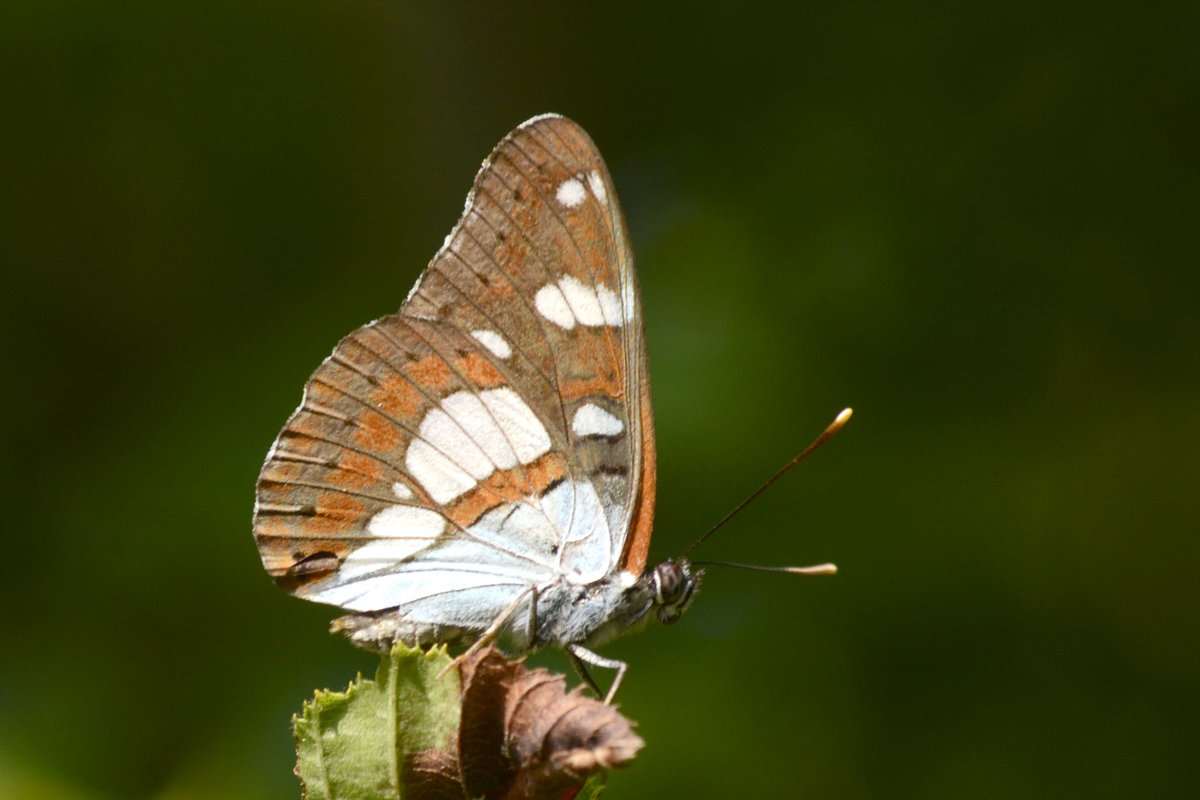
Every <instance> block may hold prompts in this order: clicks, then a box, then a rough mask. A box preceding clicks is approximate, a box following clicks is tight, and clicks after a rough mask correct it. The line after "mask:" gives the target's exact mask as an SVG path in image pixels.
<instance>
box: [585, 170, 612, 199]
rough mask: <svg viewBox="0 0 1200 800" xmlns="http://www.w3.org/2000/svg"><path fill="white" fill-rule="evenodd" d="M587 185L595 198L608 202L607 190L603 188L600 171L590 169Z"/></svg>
mask: <svg viewBox="0 0 1200 800" xmlns="http://www.w3.org/2000/svg"><path fill="white" fill-rule="evenodd" d="M587 180H588V186H590V187H591V189H592V194H594V195H596V199H597V200H599V201H600V202H601V203H606V202H608V191H607V190H605V188H604V179H603V178H601V177H600V173H599V172H597V171H596V170H592V171H591V172H589V173H588V178H587Z"/></svg>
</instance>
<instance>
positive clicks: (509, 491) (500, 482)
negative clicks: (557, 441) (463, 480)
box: [448, 453, 567, 528]
mask: <svg viewBox="0 0 1200 800" xmlns="http://www.w3.org/2000/svg"><path fill="white" fill-rule="evenodd" d="M566 474H567V467H566V464H565V463H563V460H562V459H561V458H559V457H558V456H556V455H554V454H553V453H547V454H546V455H544V456H542V457H541V458H539V459H538V460H537V461H535V462H533V463H532V464H529V465H527V466H525V467H514V468H513V469H508V470H500V471H497V472H493V473H492V474H491V475H490V476H489V477H488V478H487V479H485V480H484V481H483V482H482V483H481V484H480V485H479V487H478V489H476V490H475V491H473V492H469V493H468V494H466V495H464V496H463V498H462V499H461V500H459V501H458V502H457V503H455V504H454V505H453V506H451V507H450V508H449V514H448V515H449V517H450V519H451V520H452V521H453V522H454V523H455V524H457V525H459V526H461V527H463V528H466V527H469V526H471V525H474V524H475V522H476V521H477V520H478V519H479V518H480V517H482V516H483V515H484V514H486V513H487V512H488V511H491V510H492V509H493V508H495V507H496V506H499V505H502V504H503V503H507V502H510V501H513V500H521V499H523V498H526V497H529V496H531V495H535V494H541V493H542V492H544V491H545V490H546V487H547V486H549V485H550V484H551V483H554V481H556V480H558V479H559V478H562V477H565V476H566Z"/></svg>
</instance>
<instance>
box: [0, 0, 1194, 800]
mask: <svg viewBox="0 0 1200 800" xmlns="http://www.w3.org/2000/svg"><path fill="white" fill-rule="evenodd" d="M0 40H2V41H0V64H2V66H3V69H2V70H0V74H2V77H0V82H2V83H0V85H2V86H3V98H4V102H3V111H2V113H0V163H2V172H0V175H2V182H3V192H2V194H0V196H2V197H3V198H4V199H3V206H4V207H3V208H2V209H0V260H2V262H3V276H4V277H3V287H4V288H3V291H2V293H0V297H2V302H3V307H2V308H0V325H2V326H3V332H4V337H3V340H4V343H5V345H4V351H5V363H6V374H7V375H8V376H9V377H8V380H7V381H6V382H5V390H4V391H3V392H2V394H0V396H2V398H3V399H2V402H3V409H4V415H5V418H6V420H7V424H6V425H5V437H4V440H5V441H4V445H5V458H4V459H3V461H4V464H5V467H6V469H7V474H6V476H5V479H4V481H3V483H4V486H5V488H6V495H7V499H6V500H5V507H6V508H7V509H8V512H7V513H8V514H9V522H8V523H7V525H6V528H7V530H6V533H5V534H4V538H3V542H4V545H3V546H4V563H5V568H4V579H3V581H2V582H0V587H2V588H0V599H2V600H3V609H4V611H3V613H4V619H5V623H4V629H5V632H4V635H3V637H2V638H0V648H2V650H0V796H3V797H5V798H8V797H12V798H52V799H54V800H59V799H61V800H73V799H75V798H79V799H80V800H82V799H84V798H142V797H145V798H170V799H171V800H176V799H180V800H183V799H187V798H212V797H221V798H234V800H237V798H272V799H275V798H278V799H279V800H282V799H283V798H295V797H298V794H299V791H298V786H297V784H296V781H295V778H294V776H293V775H292V774H291V769H292V765H293V755H292V749H291V748H292V744H291V739H290V731H289V725H290V715H291V714H292V713H293V712H294V711H296V710H298V709H299V707H300V704H301V702H302V701H303V700H304V699H306V698H307V697H309V696H311V694H312V691H313V689H315V688H317V687H334V688H337V687H341V686H344V685H345V684H346V683H347V682H348V681H349V680H351V679H352V678H353V677H354V675H355V673H356V672H357V671H358V670H366V671H370V670H372V669H373V668H374V658H373V657H372V656H370V655H368V654H365V653H360V652H357V651H355V650H353V649H352V648H351V647H350V646H349V645H348V644H346V643H344V642H343V641H341V640H338V639H334V638H333V637H331V636H329V635H328V634H327V633H326V624H327V621H328V620H329V619H330V618H331V617H332V616H333V615H334V612H333V611H332V610H331V609H326V608H322V607H317V606H313V605H311V604H307V603H303V602H300V601H297V600H294V599H292V598H289V597H287V596H286V595H285V594H284V593H283V592H280V591H279V590H278V589H276V588H275V587H274V586H273V585H272V584H271V582H270V580H268V579H267V577H266V576H265V574H264V573H263V572H262V570H261V567H260V565H259V561H258V556H257V553H256V551H255V548H254V545H253V542H252V539H251V536H250V510H251V504H252V500H253V488H254V481H255V477H256V475H257V472H258V468H259V465H260V463H261V460H262V458H263V456H264V455H265V453H266V450H267V447H268V445H269V444H270V443H271V441H272V439H273V438H274V436H275V434H276V432H277V431H278V429H279V427H280V426H281V425H282V423H283V422H284V420H285V419H286V417H287V416H288V414H289V413H290V412H291V411H292V409H293V408H294V407H295V405H296V403H297V402H298V401H299V399H300V390H301V387H302V386H303V382H304V380H305V378H306V377H307V376H308V374H309V372H310V371H311V370H312V369H313V368H314V367H315V366H316V365H317V364H318V363H319V362H320V360H321V359H322V358H323V357H324V356H325V355H327V354H328V352H329V351H330V350H331V348H332V347H333V345H334V343H335V342H336V341H337V340H338V338H339V337H340V336H342V335H343V334H345V333H347V332H348V331H350V330H351V329H352V328H354V327H356V326H358V325H360V324H362V323H365V322H367V321H368V320H371V319H373V318H375V317H378V316H380V315H383V314H385V313H388V312H391V311H393V310H395V309H396V308H397V307H398V306H399V304H400V302H401V301H402V300H403V298H404V297H405V295H406V293H407V292H408V290H409V288H410V286H411V285H412V284H413V282H414V281H415V279H416V277H417V275H418V273H419V272H420V270H421V269H422V268H423V267H424V265H425V264H426V263H427V261H428V260H429V258H430V256H431V255H432V254H433V252H434V251H435V250H436V249H437V247H438V246H439V245H440V244H441V242H442V239H443V237H444V236H445V235H446V233H447V232H448V231H449V230H450V227H451V226H452V225H453V224H454V222H455V220H456V219H457V217H458V214H459V211H460V209H461V206H462V201H463V198H464V196H465V195H466V192H467V189H468V188H469V186H470V183H471V179H472V177H473V176H474V174H475V170H476V168H477V167H478V165H479V162H480V161H481V160H482V158H483V157H484V156H485V155H486V154H487V153H488V151H489V150H490V148H491V147H492V146H493V145H494V144H495V143H496V142H497V141H498V140H499V139H500V137H501V136H503V135H504V134H505V133H506V132H507V131H508V130H509V129H510V128H512V127H513V126H515V125H516V124H518V123H519V122H521V121H522V120H524V119H525V118H527V117H529V116H531V115H533V114H536V113H540V112H545V111H557V112H560V113H564V114H567V115H568V116H571V117H573V118H575V119H576V120H577V121H579V122H580V123H581V124H582V125H583V126H584V127H585V128H586V129H587V130H588V131H589V132H590V133H591V134H592V136H593V138H594V139H595V140H596V142H597V143H598V144H599V146H600V148H601V150H602V151H603V153H604V154H605V156H606V158H607V160H608V163H609V166H610V168H611V170H612V172H613V175H614V178H615V181H616V184H617V187H618V189H619V191H620V194H621V198H622V201H623V203H624V207H625V210H626V213H627V216H628V218H629V227H630V230H631V233H632V237H633V241H634V245H635V249H636V251H637V254H638V259H639V264H640V269H641V277H642V284H643V289H644V294H645V305H646V309H647V328H648V336H649V347H650V356H651V363H652V368H653V374H654V389H655V399H656V413H657V420H658V430H659V490H660V494H659V513H658V526H657V534H656V537H655V544H654V548H653V552H652V556H653V557H655V558H660V557H665V556H667V555H671V554H676V553H679V552H680V551H682V549H683V548H684V547H686V546H687V544H688V543H690V542H691V541H692V540H693V539H695V538H696V537H697V536H698V535H699V534H700V533H702V532H703V531H704V530H705V529H706V528H707V527H708V526H709V525H710V524H711V523H712V522H713V521H715V520H716V519H717V518H718V517H719V516H720V515H721V514H723V513H724V512H725V511H726V510H728V508H730V507H731V506H732V505H733V504H734V503H735V502H737V501H738V500H740V499H742V498H743V497H744V496H745V495H746V494H747V493H749V491H750V490H752V489H753V488H754V487H755V486H756V485H757V484H758V482H760V481H761V480H762V479H764V478H765V477H766V476H767V475H768V474H770V472H772V471H773V470H774V469H775V468H776V467H777V466H778V465H779V464H781V463H782V462H784V461H785V460H787V459H788V458H789V457H790V456H791V455H793V454H794V453H795V452H796V451H797V450H798V449H799V448H800V447H802V446H803V445H804V444H805V443H806V442H807V441H808V440H809V439H810V438H811V437H812V436H813V435H815V434H816V433H817V432H818V431H819V430H820V429H821V427H822V426H823V425H825V423H826V422H828V420H829V419H831V418H832V416H833V414H834V413H836V412H837V411H838V409H840V408H841V407H842V406H844V405H853V406H854V407H855V409H856V411H857V414H856V416H855V418H854V420H853V422H852V423H851V424H850V426H849V427H848V428H847V429H846V430H845V431H844V432H843V433H842V434H841V435H840V436H839V437H838V438H837V439H836V440H835V441H834V442H833V443H832V444H831V445H829V446H828V447H827V448H825V449H824V450H823V451H821V452H820V453H819V454H818V455H817V456H816V457H814V458H813V459H812V460H811V461H809V462H806V463H805V464H804V465H802V466H801V467H800V468H799V469H798V470H797V471H796V472H795V473H793V474H792V475H790V476H789V477H788V478H787V479H786V480H785V481H784V482H782V483H781V484H780V485H779V486H778V487H777V488H775V489H774V490H773V491H771V492H770V493H768V495H767V496H766V497H764V498H763V499H762V500H761V501H760V502H758V503H757V504H755V505H754V506H752V507H751V508H750V509H749V510H748V511H747V512H745V513H744V514H743V515H742V516H741V517H740V518H738V519H737V520H736V521H735V522H734V523H732V524H731V525H730V526H729V527H728V528H727V529H725V530H723V531H722V532H721V533H720V534H719V535H718V536H716V537H714V538H713V540H711V541H710V542H709V543H708V544H707V545H706V546H705V552H704V555H705V556H707V557H710V558H729V559H735V560H743V561H752V562H758V563H767V564H778V563H813V562H817V561H825V560H831V561H836V562H837V563H838V564H839V565H840V567H841V569H842V573H841V574H840V575H839V576H837V577H836V578H827V579H819V580H818V579H796V578H788V577H785V576H775V575H759V574H751V573H742V572H732V571H724V572H721V571H718V570H715V569H714V570H713V571H712V573H711V574H710V578H709V580H708V582H707V583H706V585H705V588H704V592H703V594H702V596H701V597H700V599H699V600H698V601H697V603H696V605H695V607H694V608H693V610H692V611H691V612H690V613H689V615H688V616H687V617H685V618H684V620H683V622H681V623H680V625H678V626H677V627H676V628H674V629H671V630H661V629H657V628H652V629H651V630H650V631H648V632H647V633H645V634H643V635H641V636H639V637H635V638H631V639H629V640H626V641H622V642H620V643H616V644H614V645H612V646H610V647H608V648H606V649H605V651H604V652H605V654H607V655H612V656H616V657H619V658H623V659H626V660H628V661H629V662H630V663H631V665H632V666H631V670H630V674H629V677H628V679H627V681H626V684H625V687H624V689H623V690H622V692H621V696H620V698H619V700H620V702H621V704H622V707H623V709H624V710H625V712H626V713H627V714H629V715H630V716H631V717H633V718H634V719H636V720H638V721H639V723H640V726H639V728H638V730H639V732H640V733H641V735H642V736H644V737H645V739H646V741H647V743H648V744H647V746H646V748H645V750H644V751H643V752H642V754H641V755H640V756H639V757H638V759H637V760H636V761H635V762H634V765H633V766H632V767H631V768H630V769H629V770H627V771H623V772H620V773H617V774H614V775H613V778H612V782H611V786H610V794H611V796H612V797H614V798H617V797H628V798H639V797H644V798H649V797H664V796H693V797H733V796H737V797H755V796H780V795H783V796H811V797H840V798H879V797H912V798H931V797H945V798H960V797H974V798H993V797H995V798H1010V797H1083V796H1086V797H1130V796H1146V797H1168V796H1180V795H1182V794H1185V793H1188V792H1189V791H1190V790H1194V787H1193V784H1194V774H1195V773H1194V770H1195V764H1194V755H1195V745H1196V735H1197V719H1198V718H1200V646H1198V645H1200V636H1198V633H1200V631H1198V630H1197V627H1198V626H1197V611H1198V609H1200V576H1198V574H1197V562H1198V556H1200V541H1198V539H1200V537H1197V535H1196V534H1197V524H1196V509H1197V505H1198V504H1197V489H1198V488H1200V487H1198V486H1197V483H1198V481H1197V477H1198V476H1200V458H1198V456H1197V453H1198V451H1200V363H1198V362H1200V358H1198V354H1200V322H1198V316H1200V213H1198V212H1200V146H1198V144H1200V45H1198V42H1200V10H1198V9H1197V6H1196V4H1195V3H1186V4H1185V3H1179V4H1174V5H1172V4H1167V3H1164V4H1156V5H1155V6H1154V7H1153V10H1152V11H1151V10H1150V9H1149V8H1146V9H1144V10H1141V11H1136V12H1135V11H1127V10H1125V9H1124V7H1123V5H1122V4H1104V3H1082V2H1050V3H1033V2H1027V3H1015V4H982V5H981V4H965V5H964V4H961V3H937V2H917V3H909V4H904V5H903V7H900V8H897V7H888V8H879V7H876V6H874V5H872V4H867V3H858V2H850V3H841V4H835V5H830V4H820V5H811V6H797V7H795V8H793V9H791V10H790V11H787V12H782V11H780V10H778V9H777V10H772V11H769V12H768V11H762V10H757V9H755V8H752V7H750V6H748V5H746V4H738V5H732V6H731V5H728V4H720V5H718V6H717V7H716V8H712V9H710V8H706V7H703V6H702V5H698V4H695V3H660V4H654V5H650V4H621V3H609V4H603V5H596V6H594V7H591V8H587V9H583V8H574V7H569V6H567V5H566V4H551V3H540V4H504V5H502V6H501V5H495V6H490V7H486V8H485V7H482V6H476V5H475V4H446V5H445V6H444V7H443V6H438V5H435V4H419V5H413V4H403V5H401V4H393V3H388V2H370V1H368V0H339V1H338V2H314V1H313V0H303V2H295V0H293V1H292V2H282V0H271V1H269V2H239V3H207V4H199V3H151V2H142V3H132V2H121V1H120V0H113V1H110V2H105V3H94V2H84V1H83V0H75V1H73V2H72V1H69V0H39V2H32V1H30V2H24V3H20V2H18V3H16V4H12V3H10V4H7V8H6V10H5V12H4V15H3V19H2V21H0ZM539 663H546V664H549V665H551V666H554V667H559V668H562V667H565V662H563V661H562V660H561V659H556V658H554V657H550V658H546V659H543V660H542V661H541V662H539Z"/></svg>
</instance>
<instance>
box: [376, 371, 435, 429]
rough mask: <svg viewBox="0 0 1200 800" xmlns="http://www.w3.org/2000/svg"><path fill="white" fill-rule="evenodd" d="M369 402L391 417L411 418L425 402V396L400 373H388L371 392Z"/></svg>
mask: <svg viewBox="0 0 1200 800" xmlns="http://www.w3.org/2000/svg"><path fill="white" fill-rule="evenodd" d="M371 402H372V403H374V404H375V407H376V408H378V409H379V410H380V411H382V412H383V413H385V414H387V415H388V416H390V417H392V418H393V419H400V420H405V419H411V418H412V417H414V416H416V414H417V412H418V411H420V410H421V406H423V405H424V404H425V398H424V397H423V396H422V395H421V392H420V391H418V390H417V387H415V386H413V385H412V383H411V382H410V381H409V380H408V379H407V378H405V377H404V376H402V375H388V376H387V377H386V378H384V379H383V380H382V381H381V382H380V385H379V389H377V390H376V391H374V392H372V394H371Z"/></svg>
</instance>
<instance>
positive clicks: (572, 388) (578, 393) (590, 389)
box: [558, 377, 625, 403]
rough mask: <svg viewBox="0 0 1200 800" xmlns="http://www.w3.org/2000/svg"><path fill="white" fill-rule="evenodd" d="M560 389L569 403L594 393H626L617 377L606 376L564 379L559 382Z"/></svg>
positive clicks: (616, 395)
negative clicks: (575, 379) (574, 379)
mask: <svg viewBox="0 0 1200 800" xmlns="http://www.w3.org/2000/svg"><path fill="white" fill-rule="evenodd" d="M558 389H559V393H560V394H561V395H562V399H563V400H564V401H565V402H567V403H570V402H572V401H575V400H579V399H580V398H583V397H590V396H591V395H594V394H605V395H608V396H609V397H620V396H621V395H622V394H624V393H625V390H624V389H623V388H622V387H621V384H620V383H618V382H617V381H616V380H615V379H612V378H605V377H599V378H588V379H585V380H579V381H563V382H562V383H560V384H559V387H558Z"/></svg>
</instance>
